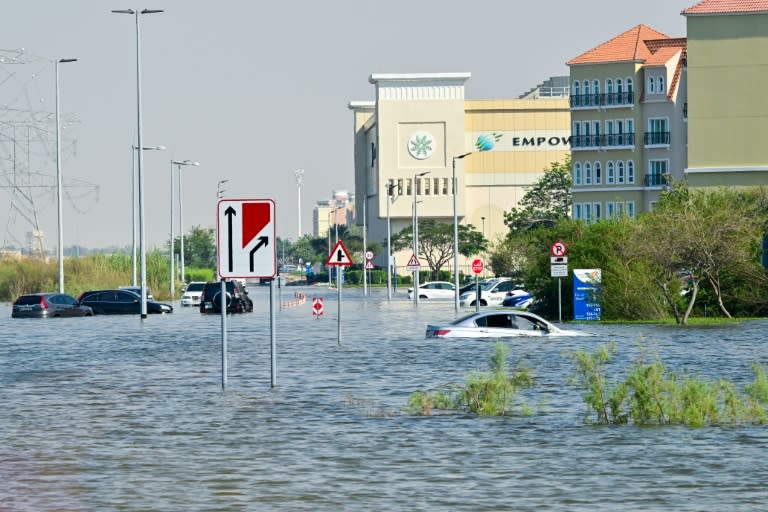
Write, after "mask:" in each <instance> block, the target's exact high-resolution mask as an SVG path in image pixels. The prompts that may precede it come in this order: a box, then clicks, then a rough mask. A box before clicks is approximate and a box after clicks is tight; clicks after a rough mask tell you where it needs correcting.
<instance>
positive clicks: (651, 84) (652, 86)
mask: <svg viewBox="0 0 768 512" xmlns="http://www.w3.org/2000/svg"><path fill="white" fill-rule="evenodd" d="M648 94H656V78H655V77H652V76H651V77H648Z"/></svg>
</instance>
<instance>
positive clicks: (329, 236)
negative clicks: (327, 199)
mask: <svg viewBox="0 0 768 512" xmlns="http://www.w3.org/2000/svg"><path fill="white" fill-rule="evenodd" d="M338 209H339V206H338V205H337V206H336V208H333V209H332V210H329V211H328V256H329V257H330V254H331V214H335V213H336V210H338ZM334 217H335V215H334ZM334 224H335V225H336V242H338V241H339V225H338V222H336V221H335V219H334ZM338 271H339V269H338V268H337V269H336V272H338ZM331 287H332V285H331V268H329V269H328V288H331Z"/></svg>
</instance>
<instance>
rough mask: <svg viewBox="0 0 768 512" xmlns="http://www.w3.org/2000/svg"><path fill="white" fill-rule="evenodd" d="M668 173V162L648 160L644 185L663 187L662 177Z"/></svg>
mask: <svg viewBox="0 0 768 512" xmlns="http://www.w3.org/2000/svg"><path fill="white" fill-rule="evenodd" d="M667 173H669V160H649V161H648V176H646V185H647V186H649V187H653V186H658V185H663V184H664V175H665V174H667Z"/></svg>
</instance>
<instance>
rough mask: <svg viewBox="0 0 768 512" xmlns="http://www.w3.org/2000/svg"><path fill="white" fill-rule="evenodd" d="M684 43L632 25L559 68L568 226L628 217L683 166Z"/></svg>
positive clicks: (652, 198) (644, 208) (654, 196)
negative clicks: (565, 70) (563, 76)
mask: <svg viewBox="0 0 768 512" xmlns="http://www.w3.org/2000/svg"><path fill="white" fill-rule="evenodd" d="M685 56H686V40H685V39H684V38H671V37H669V36H667V35H665V34H662V33H661V32H658V31H656V30H654V29H652V28H650V27H647V26H645V25H637V26H635V27H633V28H631V29H629V30H627V31H626V32H623V33H621V34H619V35H617V36H616V37H614V38H612V39H610V40H609V41H606V42H604V43H602V44H600V45H598V46H597V47H595V48H592V49H591V50H588V51H586V52H585V53H582V54H581V55H579V56H577V57H575V58H573V59H571V60H570V61H568V62H567V64H568V65H569V66H570V69H571V76H570V77H571V95H570V104H571V123H572V135H573V138H572V141H571V142H572V151H573V153H572V155H573V156H572V166H573V171H572V173H573V174H572V177H573V187H572V192H573V218H575V219H582V220H585V221H587V222H593V221H599V220H601V219H605V218H610V217H613V216H614V215H619V214H626V215H629V216H630V217H634V216H635V215H636V214H637V213H639V212H643V211H648V210H650V209H651V208H652V207H653V204H654V203H655V202H656V201H658V199H659V193H660V192H661V191H662V190H663V189H664V187H665V186H666V185H667V183H668V180H669V178H673V179H678V180H679V179H682V178H683V172H684V170H685V168H686V165H687V153H686V149H687V148H686V146H687V127H686V115H685V102H686V90H687V84H686V73H685Z"/></svg>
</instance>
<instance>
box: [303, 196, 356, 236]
mask: <svg viewBox="0 0 768 512" xmlns="http://www.w3.org/2000/svg"><path fill="white" fill-rule="evenodd" d="M354 207H355V197H354V195H352V196H350V194H349V192H348V191H346V190H334V191H333V199H329V200H327V201H318V202H317V203H316V204H315V207H314V208H313V209H312V234H313V235H314V236H328V229H329V228H331V229H333V227H334V226H337V225H338V226H347V225H349V224H351V223H353V222H354V219H355V217H354Z"/></svg>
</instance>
